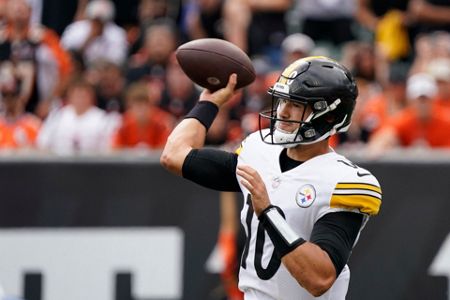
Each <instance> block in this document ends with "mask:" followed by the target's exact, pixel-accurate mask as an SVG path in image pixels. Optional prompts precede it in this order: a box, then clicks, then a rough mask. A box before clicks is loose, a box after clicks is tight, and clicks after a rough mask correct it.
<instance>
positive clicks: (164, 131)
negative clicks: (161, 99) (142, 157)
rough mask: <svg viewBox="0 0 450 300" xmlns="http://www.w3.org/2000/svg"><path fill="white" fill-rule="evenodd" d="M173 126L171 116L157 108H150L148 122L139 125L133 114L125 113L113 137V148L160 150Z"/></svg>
mask: <svg viewBox="0 0 450 300" xmlns="http://www.w3.org/2000/svg"><path fill="white" fill-rule="evenodd" d="M173 125H174V122H173V117H172V115H170V114H169V113H167V112H165V111H163V110H161V109H159V108H152V109H151V111H149V112H148V120H147V122H146V123H145V124H139V123H138V121H137V119H136V117H135V116H134V115H133V114H131V113H130V112H125V113H124V115H123V119H122V125H121V126H120V128H119V129H118V131H117V132H116V134H115V136H114V140H113V146H114V147H115V148H133V147H138V146H146V147H148V148H151V149H161V148H163V147H164V145H165V143H166V141H167V137H168V136H169V134H170V132H171V131H172V129H173Z"/></svg>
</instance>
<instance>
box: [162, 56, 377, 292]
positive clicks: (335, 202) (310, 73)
mask: <svg viewBox="0 0 450 300" xmlns="http://www.w3.org/2000/svg"><path fill="white" fill-rule="evenodd" d="M235 85H236V75H235V74H233V75H231V76H230V78H229V82H228V85H227V86H226V87H225V88H223V89H221V90H218V91H216V92H214V93H210V92H209V91H208V90H204V91H203V93H202V94H201V96H200V101H199V102H198V104H197V105H196V106H195V107H194V108H193V109H192V111H191V112H190V113H189V114H188V115H187V116H186V118H185V119H184V120H183V121H182V122H181V123H179V125H178V126H177V127H176V128H175V129H174V131H173V132H172V134H171V135H170V137H169V139H168V142H167V144H166V147H165V149H164V151H163V154H162V156H161V163H162V165H163V166H164V167H166V168H167V169H169V170H170V171H172V172H174V173H175V174H177V175H180V176H183V177H184V178H186V179H189V180H191V181H193V182H196V183H198V184H201V185H202V186H205V187H208V188H212V189H216V190H221V191H241V192H242V193H243V195H244V199H245V204H244V206H243V209H242V211H241V222H242V224H243V226H244V228H245V231H246V235H247V240H246V245H245V250H244V252H243V256H242V260H241V266H240V271H239V288H240V289H241V290H242V291H243V292H244V297H245V299H246V300H257V299H258V300H294V299H295V300H306V299H330V300H331V299H332V300H340V299H342V300H343V299H345V295H346V293H347V289H348V284H349V280H350V271H349V268H348V266H347V261H348V259H349V257H350V254H351V251H352V249H353V247H354V246H355V244H356V242H357V240H358V238H359V235H360V233H361V230H362V229H363V227H364V225H365V224H366V222H367V221H368V219H369V217H370V216H372V215H376V214H377V213H378V211H379V209H380V206H381V188H380V185H379V183H378V181H377V179H376V178H375V177H374V176H373V175H372V174H371V173H370V172H369V171H367V170H365V169H362V168H360V167H358V166H357V165H355V164H353V163H352V162H351V161H349V160H348V159H346V158H345V157H343V156H341V155H339V154H337V153H336V152H334V150H333V149H332V148H330V146H329V143H328V138H329V137H330V136H331V135H333V134H335V133H337V132H343V131H346V130H347V129H348V127H349V126H350V123H351V116H352V112H353V109H354V106H355V103H356V98H357V95H358V90H357V87H356V83H355V81H354V79H353V77H352V75H351V74H350V72H349V71H348V70H347V69H346V68H345V67H343V66H342V65H340V64H339V63H337V62H336V61H334V60H331V59H329V58H326V57H308V58H304V59H300V60H297V61H295V62H294V63H292V64H291V65H290V66H288V67H287V68H286V69H285V70H284V71H283V73H282V74H281V76H280V77H279V79H278V80H277V82H275V83H274V85H273V86H272V87H271V88H270V89H269V93H270V94H271V95H272V107H271V109H269V111H265V112H262V113H261V114H260V118H261V119H268V120H269V124H270V126H269V128H260V129H259V131H258V132H255V133H253V134H251V135H249V136H248V137H247V138H246V139H245V140H244V141H243V142H242V144H241V146H240V147H239V149H237V150H236V152H234V153H230V152H225V151H222V150H215V149H207V148H203V144H204V140H205V136H206V132H207V130H208V128H209V127H210V125H211V124H212V122H213V121H214V118H215V116H216V114H217V112H218V109H219V108H220V106H222V105H223V104H224V103H226V102H227V101H228V100H229V99H230V98H231V97H232V95H233V93H234V90H235ZM261 123H262V122H260V124H261ZM316 297H319V298H316Z"/></svg>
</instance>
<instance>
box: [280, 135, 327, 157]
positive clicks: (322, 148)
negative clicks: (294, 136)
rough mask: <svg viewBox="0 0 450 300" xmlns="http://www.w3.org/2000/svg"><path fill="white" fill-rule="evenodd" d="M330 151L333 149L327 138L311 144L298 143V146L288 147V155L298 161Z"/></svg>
mask: <svg viewBox="0 0 450 300" xmlns="http://www.w3.org/2000/svg"><path fill="white" fill-rule="evenodd" d="M330 151H332V150H331V149H330V146H329V145H328V140H325V141H320V142H317V143H314V144H311V145H298V146H297V147H293V148H288V149H287V156H288V157H289V158H292V159H294V160H297V161H307V160H308V159H311V158H313V157H316V156H319V155H322V154H326V153H328V152H330Z"/></svg>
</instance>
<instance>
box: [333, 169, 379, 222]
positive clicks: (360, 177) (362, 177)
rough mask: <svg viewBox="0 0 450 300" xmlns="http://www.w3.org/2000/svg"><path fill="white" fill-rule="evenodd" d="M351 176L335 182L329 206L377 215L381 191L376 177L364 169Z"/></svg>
mask: <svg viewBox="0 0 450 300" xmlns="http://www.w3.org/2000/svg"><path fill="white" fill-rule="evenodd" d="M355 173H356V176H354V177H353V178H351V177H349V178H343V179H341V180H340V181H338V182H337V184H336V186H335V187H334V191H333V194H332V195H331V199H330V208H332V209H337V210H346V211H353V212H358V211H359V212H360V213H364V214H367V215H371V216H372V215H377V214H378V212H379V211H380V207H381V199H382V191H381V187H380V184H379V183H378V181H377V180H376V178H375V177H374V176H373V175H372V174H370V173H369V172H368V171H366V170H364V169H359V170H358V171H356V172H355Z"/></svg>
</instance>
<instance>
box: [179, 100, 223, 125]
mask: <svg viewBox="0 0 450 300" xmlns="http://www.w3.org/2000/svg"><path fill="white" fill-rule="evenodd" d="M218 112H219V107H218V106H217V105H215V104H214V103H212V102H210V101H199V102H198V103H197V104H196V105H195V106H194V107H193V108H192V109H191V111H190V112H189V113H188V114H187V115H186V116H185V117H184V118H185V119H190V118H194V119H197V120H198V121H199V122H200V123H202V125H203V126H205V128H206V130H208V129H209V127H211V124H212V123H213V121H214V119H215V118H216V116H217V113H218Z"/></svg>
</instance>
